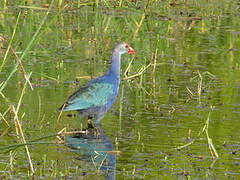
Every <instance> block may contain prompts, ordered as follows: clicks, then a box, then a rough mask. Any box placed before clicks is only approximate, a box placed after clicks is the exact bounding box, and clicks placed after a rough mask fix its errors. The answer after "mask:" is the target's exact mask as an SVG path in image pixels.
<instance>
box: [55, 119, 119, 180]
mask: <svg viewBox="0 0 240 180" xmlns="http://www.w3.org/2000/svg"><path fill="white" fill-rule="evenodd" d="M76 132H77V131H76ZM73 133H74V132H73ZM59 138H60V139H62V140H64V143H65V144H66V146H67V147H69V148H70V149H71V151H72V152H74V153H76V154H78V156H79V157H76V159H78V160H81V161H85V162H89V163H92V164H93V165H94V167H95V168H96V169H97V170H98V171H100V173H103V174H104V176H105V179H107V180H114V179H115V178H116V177H115V176H116V153H118V151H114V146H113V144H112V142H111V140H110V139H109V137H108V136H107V135H106V134H105V132H104V130H103V129H102V127H101V126H100V125H97V126H96V125H95V127H93V125H92V123H91V122H90V123H88V127H87V128H86V129H85V130H83V131H81V133H79V131H78V132H77V133H74V135H66V136H59ZM86 175H88V173H86Z"/></svg>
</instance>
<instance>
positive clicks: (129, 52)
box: [128, 46, 136, 54]
mask: <svg viewBox="0 0 240 180" xmlns="http://www.w3.org/2000/svg"><path fill="white" fill-rule="evenodd" d="M135 53H136V51H135V50H134V49H133V48H132V47H130V46H129V47H128V54H135Z"/></svg>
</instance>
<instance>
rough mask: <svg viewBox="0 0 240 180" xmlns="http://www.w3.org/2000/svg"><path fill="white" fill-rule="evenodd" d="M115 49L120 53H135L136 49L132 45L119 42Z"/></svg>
mask: <svg viewBox="0 0 240 180" xmlns="http://www.w3.org/2000/svg"><path fill="white" fill-rule="evenodd" d="M113 51H114V52H118V53H119V54H120V55H122V54H125V53H128V54H135V50H134V49H133V48H132V47H131V46H129V45H128V44H127V43H120V44H118V45H117V46H116V47H115V48H114V50H113Z"/></svg>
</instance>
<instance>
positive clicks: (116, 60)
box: [108, 52, 121, 78]
mask: <svg viewBox="0 0 240 180" xmlns="http://www.w3.org/2000/svg"><path fill="white" fill-rule="evenodd" d="M120 60H121V54H120V53H118V52H113V54H112V62H111V67H110V69H109V72H108V73H109V74H110V75H113V76H116V77H118V78H119V77H120V65H121V64H120V63H121V61H120Z"/></svg>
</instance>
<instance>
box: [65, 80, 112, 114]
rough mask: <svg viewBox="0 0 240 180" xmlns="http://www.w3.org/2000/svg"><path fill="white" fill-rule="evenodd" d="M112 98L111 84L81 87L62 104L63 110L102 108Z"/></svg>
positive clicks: (94, 84)
mask: <svg viewBox="0 0 240 180" xmlns="http://www.w3.org/2000/svg"><path fill="white" fill-rule="evenodd" d="M113 96H114V88H113V84H110V83H93V84H88V85H87V86H84V87H81V88H80V89H79V90H78V91H76V92H75V93H74V94H73V95H71V96H70V97H69V99H68V101H67V102H66V103H65V104H64V107H63V110H64V111H70V110H81V109H88V108H91V107H99V106H104V105H106V104H107V103H108V101H109V99H111V98H112V97H113Z"/></svg>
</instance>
